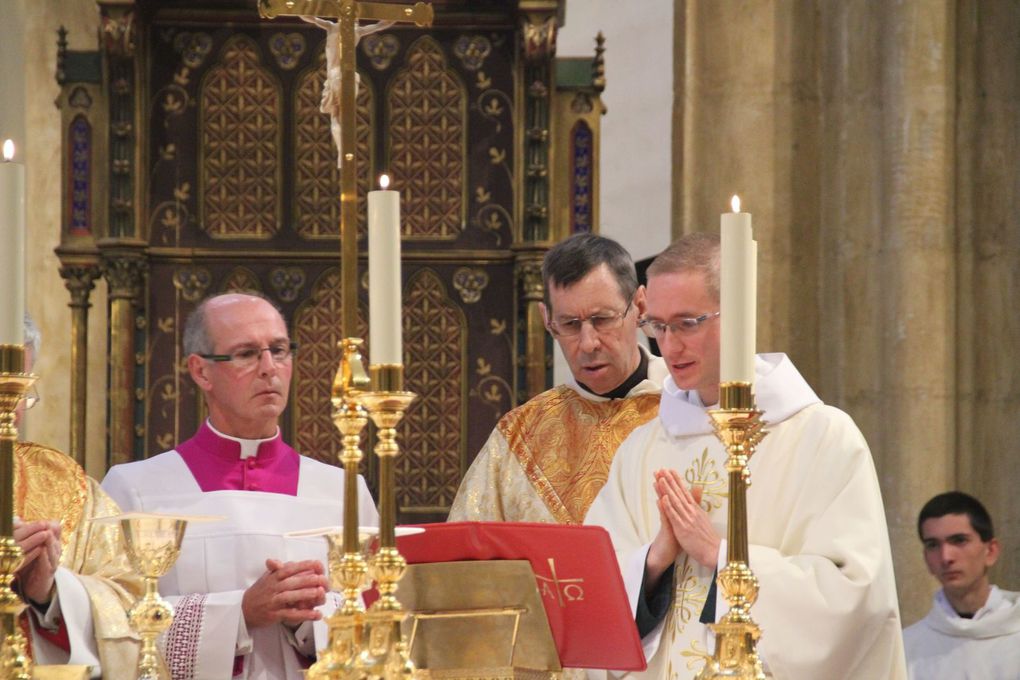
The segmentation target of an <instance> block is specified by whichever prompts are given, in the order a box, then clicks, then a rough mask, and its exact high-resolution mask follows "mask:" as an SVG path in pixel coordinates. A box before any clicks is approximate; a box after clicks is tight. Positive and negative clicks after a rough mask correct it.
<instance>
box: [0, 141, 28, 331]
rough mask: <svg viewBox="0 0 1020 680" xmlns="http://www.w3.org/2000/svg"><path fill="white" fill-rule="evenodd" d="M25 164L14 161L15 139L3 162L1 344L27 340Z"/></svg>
mask: <svg viewBox="0 0 1020 680" xmlns="http://www.w3.org/2000/svg"><path fill="white" fill-rule="evenodd" d="M24 328H25V166H23V165H21V164H20V163H15V162H14V142H12V141H11V140H9V139H8V140H7V141H5V142H4V144H3V160H2V161H0V344H3V345H21V344H23V343H24V342H25V331H24Z"/></svg>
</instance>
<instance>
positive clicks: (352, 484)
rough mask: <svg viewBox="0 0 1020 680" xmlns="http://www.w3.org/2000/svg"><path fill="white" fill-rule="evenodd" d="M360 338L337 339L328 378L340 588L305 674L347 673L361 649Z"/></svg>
mask: <svg viewBox="0 0 1020 680" xmlns="http://www.w3.org/2000/svg"><path fill="white" fill-rule="evenodd" d="M361 343H362V340H361V339H360V338H345V339H344V340H341V341H340V349H341V353H342V354H341V359H340V366H339V367H338V368H337V372H336V377H335V378H334V379H333V390H332V396H331V400H332V402H333V423H334V424H335V425H336V427H337V429H338V430H339V431H340V434H341V435H342V436H343V446H344V448H343V451H342V452H341V454H340V462H341V463H343V466H344V526H343V533H342V534H329V535H327V536H326V538H327V540H328V541H329V578H330V586H331V587H332V588H333V589H334V590H339V591H340V592H341V593H343V596H344V600H343V603H342V604H341V606H340V608H338V609H337V610H336V611H335V612H333V614H331V615H330V616H329V618H327V619H326V628H327V631H328V632H327V640H328V642H327V644H326V647H325V648H324V649H323V650H321V651H320V652H319V658H318V659H317V660H316V662H315V663H314V664H312V667H311V668H309V669H308V673H307V677H308V678H309V680H327V679H334V678H345V677H351V673H352V672H353V668H354V663H355V660H356V658H357V655H358V653H359V652H360V651H361V628H362V616H363V614H364V611H365V610H364V607H363V605H362V603H361V592H362V591H363V590H364V589H365V588H366V587H367V585H368V583H367V580H366V575H367V573H368V563H367V561H366V560H365V556H364V553H363V551H362V547H361V544H360V540H359V536H358V524H359V521H358V466H359V464H360V463H361V458H362V453H361V447H360V443H361V432H362V430H364V429H365V425H367V424H368V413H367V412H366V411H365V408H364V407H363V406H362V405H361V403H360V401H359V400H360V397H361V395H362V393H363V391H364V390H365V389H366V388H367V387H368V385H369V380H368V374H367V373H366V372H365V365H364V363H363V362H362V358H361Z"/></svg>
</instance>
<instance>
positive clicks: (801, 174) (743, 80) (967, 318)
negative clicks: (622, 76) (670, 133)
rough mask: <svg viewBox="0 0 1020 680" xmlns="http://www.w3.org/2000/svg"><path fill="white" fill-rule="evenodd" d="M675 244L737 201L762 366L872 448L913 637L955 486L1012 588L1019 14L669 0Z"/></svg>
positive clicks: (946, 7) (1004, 5)
mask: <svg viewBox="0 0 1020 680" xmlns="http://www.w3.org/2000/svg"><path fill="white" fill-rule="evenodd" d="M676 17H677V34H678V38H677V40H676V44H677V45H678V47H679V48H680V51H679V52H678V54H677V61H676V73H677V75H676V79H677V82H678V83H679V84H680V86H679V87H678V88H676V92H677V101H676V118H675V120H676V121H677V126H676V129H675V131H674V158H675V165H677V166H679V167H682V169H683V173H682V177H681V179H680V181H679V182H678V185H677V187H676V190H677V192H678V195H677V196H675V197H674V232H675V233H683V232H687V231H693V230H706V229H716V228H717V226H716V225H717V224H718V219H719V213H720V212H723V211H724V210H726V205H727V203H726V199H727V197H728V196H729V195H730V194H731V193H740V194H741V195H742V197H743V198H744V200H745V206H747V209H748V210H750V211H751V212H752V213H753V214H754V226H755V232H756V236H757V238H758V240H759V244H760V245H759V252H760V254H761V257H760V262H759V277H760V281H759V291H760V297H759V312H758V313H759V316H758V318H759V328H758V338H759V349H760V350H762V351H775V350H783V351H786V352H788V353H789V354H790V355H791V356H792V357H793V359H794V360H795V361H796V363H797V364H798V365H799V366H800V368H801V370H802V371H803V373H804V374H805V376H806V377H807V378H808V380H809V381H810V382H811V383H812V384H813V385H814V386H815V387H816V389H817V390H818V392H819V394H820V395H821V396H822V398H823V399H825V400H826V401H827V402H829V403H832V404H834V405H837V406H839V407H841V408H843V409H844V410H846V411H847V412H849V413H850V414H851V415H852V416H853V417H854V418H855V420H856V421H857V423H858V424H859V425H860V427H861V429H862V430H863V431H864V434H865V436H866V437H867V439H868V442H869V443H870V445H871V448H872V451H873V454H874V458H875V464H876V467H877V470H878V474H879V478H880V482H881V485H882V490H883V496H884V500H885V505H886V512H887V517H888V521H889V527H890V535H891V540H892V546H893V555H894V559H895V564H896V571H897V580H898V587H899V592H900V600H901V607H902V610H903V618H904V620H905V621H906V622H912V621H914V620H916V619H918V618H919V617H920V616H921V615H922V614H923V613H924V611H926V609H927V607H928V602H929V597H930V595H931V592H932V591H933V590H934V589H935V587H936V583H935V582H934V580H933V579H931V578H930V577H929V576H927V573H926V571H925V568H924V565H923V562H922V559H921V552H920V545H919V543H918V540H917V537H916V530H915V518H916V514H917V512H918V510H919V509H920V506H921V505H922V504H923V503H924V501H926V500H927V499H928V498H929V497H931V496H932V495H934V494H935V493H938V492H940V491H943V490H946V489H950V488H961V489H963V490H966V491H969V492H971V493H973V494H975V495H977V496H979V497H980V498H982V499H983V500H985V501H986V502H987V504H988V506H989V509H990V510H991V512H992V514H993V515H994V517H995V519H996V520H997V524H998V528H999V533H1000V535H1001V538H1002V541H1003V543H1004V544H1005V546H1006V550H1005V554H1004V559H1003V560H1002V563H1001V564H1000V567H999V568H998V570H997V574H996V579H997V580H998V581H999V582H1001V583H1002V584H1003V585H1006V586H1010V587H1013V588H1015V587H1017V586H1018V585H1020V560H1018V559H1017V557H1018V556H1020V500H1017V495H1016V494H1015V493H1010V490H1011V489H1012V488H1013V487H1014V486H1015V485H1016V483H1017V481H1018V480H1020V474H1018V473H1017V472H1016V466H1015V464H1014V463H1013V461H1014V460H1015V459H1016V454H1015V452H1014V451H1013V450H1012V448H1014V447H1011V442H1013V441H1015V440H1016V439H1017V436H1018V435H1020V419H1018V418H1017V417H1016V413H1017V408H1016V406H1017V404H1018V401H1020V399H1018V393H1020V368H1018V366H1020V363H1018V362H1017V360H1016V358H1015V357H1014V356H1013V352H1014V351H1015V348H1016V347H1018V346H1020V345H1018V342H1017V341H1018V340H1020V321H1018V320H1017V314H1016V312H1015V309H1016V302H1015V300H1016V299H1017V298H1016V293H1017V287H1018V284H1020V247H1018V245H1020V226H1018V221H1017V217H1016V215H1017V213H1018V210H1017V208H1018V207H1020V206H1018V201H1020V198H1018V197H1020V169H1018V164H1017V162H1016V158H1018V157H1020V149H1018V148H1017V135H1018V127H1020V115H1018V114H1020V106H1018V104H1020V86H1018V85H1020V83H1018V79H1020V77H1018V72H1017V68H1016V65H1017V64H1018V63H1020V47H1018V41H1017V40H1016V36H1017V35H1018V34H1020V3H1017V2H1015V1H1014V2H996V3H985V2H979V1H977V0H974V1H972V2H962V3H952V2H940V1H937V0H906V1H904V2H898V3H884V2H881V3H880V2H838V3H836V2H826V1H822V0H818V1H808V0H805V1H803V2H794V1H793V0H790V1H783V2H774V1H773V0H747V1H745V2H739V3H737V2H702V1H698V0H686V1H685V0H677V4H676Z"/></svg>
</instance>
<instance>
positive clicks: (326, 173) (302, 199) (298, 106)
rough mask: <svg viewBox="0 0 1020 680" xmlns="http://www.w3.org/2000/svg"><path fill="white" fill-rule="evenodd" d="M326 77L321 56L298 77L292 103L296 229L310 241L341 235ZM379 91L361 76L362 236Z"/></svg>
mask: <svg viewBox="0 0 1020 680" xmlns="http://www.w3.org/2000/svg"><path fill="white" fill-rule="evenodd" d="M325 77H326V67H325V62H324V60H323V59H319V62H318V66H317V67H316V68H315V69H309V70H308V71H306V72H305V73H304V74H302V76H301V77H300V78H299V79H298V85H297V94H296V99H295V102H294V107H295V111H294V113H295V116H294V118H295V120H296V121H299V124H298V125H295V130H294V137H295V139H294V170H295V178H294V193H295V197H294V230H295V231H296V232H297V233H298V235H300V236H301V237H302V238H306V239H332V240H334V241H335V240H336V239H337V238H338V237H339V236H340V169H339V168H338V167H337V149H336V145H335V144H334V143H333V137H332V134H331V132H330V118H329V116H328V115H327V114H325V113H322V112H321V111H320V110H319V102H320V101H321V99H322V94H321V93H322V83H323V80H324V79H325ZM374 102H375V93H374V92H373V89H372V82H371V81H370V80H368V79H362V81H361V83H360V84H359V86H358V98H357V115H358V132H357V154H358V235H359V237H363V236H364V233H365V229H366V224H367V213H368V208H367V205H368V204H367V199H366V196H367V193H368V191H369V190H370V189H371V188H372V187H371V183H370V179H369V178H370V177H371V173H372V168H373V167H374V165H375V164H374V161H373V159H374V150H375V143H374V134H373V131H374V125H373V121H372V111H373V109H374Z"/></svg>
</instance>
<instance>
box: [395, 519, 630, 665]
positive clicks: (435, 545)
mask: <svg viewBox="0 0 1020 680" xmlns="http://www.w3.org/2000/svg"><path fill="white" fill-rule="evenodd" d="M419 526H421V527H423V528H424V529H425V533H422V534H416V535H413V536H403V537H400V538H398V539H397V547H398V548H399V549H400V553H401V554H402V555H403V556H404V557H405V558H406V559H407V562H408V564H422V563H430V562H461V561H465V560H528V561H529V562H530V563H531V569H532V570H533V571H534V572H535V578H536V583H537V585H538V591H539V593H540V594H541V596H542V603H543V604H544V605H545V613H546V616H547V617H548V619H549V627H550V628H551V629H552V636H553V641H554V642H555V643H556V650H557V652H558V653H559V656H560V663H561V664H562V665H563V666H564V667H567V668H606V669H610V670H621V671H641V670H645V668H646V667H647V664H646V662H645V656H644V652H643V651H642V649H641V640H640V638H639V637H638V632H637V626H636V625H635V623H634V615H633V613H632V612H631V609H630V603H629V601H628V599H627V591H626V590H625V589H624V586H623V578H622V577H621V576H620V568H619V566H618V565H617V562H616V554H615V553H614V551H613V544H612V541H611V540H610V538H609V534H608V533H607V532H606V530H605V529H603V528H602V527H595V526H566V525H561V524H533V523H528V522H450V523H446V524H423V525H419Z"/></svg>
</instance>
